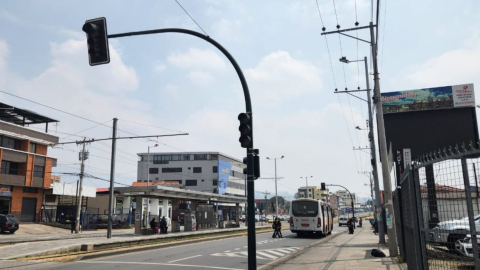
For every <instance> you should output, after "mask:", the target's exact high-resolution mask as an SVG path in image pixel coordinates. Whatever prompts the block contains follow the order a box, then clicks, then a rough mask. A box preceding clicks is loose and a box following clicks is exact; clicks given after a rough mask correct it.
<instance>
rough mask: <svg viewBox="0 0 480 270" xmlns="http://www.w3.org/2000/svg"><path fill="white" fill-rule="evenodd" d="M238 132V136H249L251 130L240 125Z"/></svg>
mask: <svg viewBox="0 0 480 270" xmlns="http://www.w3.org/2000/svg"><path fill="white" fill-rule="evenodd" d="M238 130H239V131H240V134H242V135H249V134H250V131H251V130H252V129H251V128H250V127H249V126H247V125H241V126H240V127H239V128H238Z"/></svg>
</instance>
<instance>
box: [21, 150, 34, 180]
mask: <svg viewBox="0 0 480 270" xmlns="http://www.w3.org/2000/svg"><path fill="white" fill-rule="evenodd" d="M34 161H35V156H34V155H28V157H27V162H26V163H25V166H23V165H22V166H19V167H21V168H19V169H20V170H19V174H22V175H25V185H26V186H32V181H33V164H34ZM24 167H26V168H24ZM23 172H25V174H23Z"/></svg>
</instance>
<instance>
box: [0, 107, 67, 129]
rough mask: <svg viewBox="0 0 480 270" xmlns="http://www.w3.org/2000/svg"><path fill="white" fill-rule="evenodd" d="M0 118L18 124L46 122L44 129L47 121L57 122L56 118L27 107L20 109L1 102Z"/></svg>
mask: <svg viewBox="0 0 480 270" xmlns="http://www.w3.org/2000/svg"><path fill="white" fill-rule="evenodd" d="M0 120H2V121H5V122H9V123H13V124H17V125H20V126H25V125H32V124H47V128H46V129H45V130H46V131H47V130H48V123H56V122H59V121H58V120H55V119H52V118H49V117H46V116H43V115H41V114H38V113H36V112H32V111H30V110H27V109H21V108H18V107H14V106H11V105H8V104H5V103H1V102H0Z"/></svg>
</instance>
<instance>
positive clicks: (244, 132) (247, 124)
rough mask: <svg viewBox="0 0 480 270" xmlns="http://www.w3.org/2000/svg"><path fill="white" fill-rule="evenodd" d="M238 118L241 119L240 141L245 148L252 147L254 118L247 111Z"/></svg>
mask: <svg viewBox="0 0 480 270" xmlns="http://www.w3.org/2000/svg"><path fill="white" fill-rule="evenodd" d="M238 120H239V121H240V127H239V128H238V130H239V131H240V139H238V141H239V142H240V145H241V146H242V147H243V148H252V118H251V117H250V116H249V115H248V114H246V113H241V114H239V115H238Z"/></svg>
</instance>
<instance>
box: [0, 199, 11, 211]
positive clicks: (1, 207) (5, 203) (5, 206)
mask: <svg viewBox="0 0 480 270" xmlns="http://www.w3.org/2000/svg"><path fill="white" fill-rule="evenodd" d="M11 201H12V199H11V198H9V197H0V214H4V215H6V214H9V213H10V205H11Z"/></svg>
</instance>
